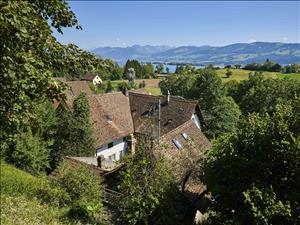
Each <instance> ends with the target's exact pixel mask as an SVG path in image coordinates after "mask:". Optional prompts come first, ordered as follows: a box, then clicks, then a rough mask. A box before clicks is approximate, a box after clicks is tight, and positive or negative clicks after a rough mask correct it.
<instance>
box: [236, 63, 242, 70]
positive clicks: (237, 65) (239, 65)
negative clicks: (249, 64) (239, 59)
mask: <svg viewBox="0 0 300 225" xmlns="http://www.w3.org/2000/svg"><path fill="white" fill-rule="evenodd" d="M234 66H235V68H236V69H240V68H241V66H242V65H241V64H236V65H234Z"/></svg>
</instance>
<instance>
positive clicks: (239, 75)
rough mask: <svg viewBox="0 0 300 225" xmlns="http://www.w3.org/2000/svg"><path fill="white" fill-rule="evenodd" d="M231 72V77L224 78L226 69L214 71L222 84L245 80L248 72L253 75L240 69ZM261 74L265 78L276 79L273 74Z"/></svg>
mask: <svg viewBox="0 0 300 225" xmlns="http://www.w3.org/2000/svg"><path fill="white" fill-rule="evenodd" d="M231 71H232V76H231V77H229V78H227V77H225V73H226V69H220V70H216V72H217V74H218V75H219V76H220V77H221V78H222V80H223V82H228V81H230V80H236V81H241V80H246V79H248V77H249V73H250V72H252V73H254V71H249V70H242V69H231ZM263 74H264V75H265V76H266V77H267V78H277V76H276V73H275V72H263Z"/></svg>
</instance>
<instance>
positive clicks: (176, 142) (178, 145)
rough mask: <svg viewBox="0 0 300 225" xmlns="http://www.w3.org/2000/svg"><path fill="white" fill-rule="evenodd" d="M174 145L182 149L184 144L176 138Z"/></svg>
mask: <svg viewBox="0 0 300 225" xmlns="http://www.w3.org/2000/svg"><path fill="white" fill-rule="evenodd" d="M172 141H173V143H174V145H175V146H176V148H177V149H182V145H181V144H180V142H179V141H178V140H177V139H176V138H174V139H173V140H172Z"/></svg>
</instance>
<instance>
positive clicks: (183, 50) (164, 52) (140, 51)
mask: <svg viewBox="0 0 300 225" xmlns="http://www.w3.org/2000/svg"><path fill="white" fill-rule="evenodd" d="M92 52H93V53H95V54H96V55H99V56H101V57H103V58H112V59H113V60H116V61H117V62H119V63H124V62H126V60H127V59H138V60H140V61H144V62H148V61H151V62H163V63H193V64H209V63H212V64H235V63H239V64H246V63H251V62H257V63H263V62H264V61H265V60H266V59H267V58H269V59H270V60H272V61H275V62H278V63H280V64H290V63H297V62H300V44H299V43H279V42H276V43H275V42H274V43H272V42H254V43H249V44H248V43H237V44H232V45H227V46H222V47H212V46H200V47H197V46H180V47H176V48H172V47H169V46H149V45H147V46H140V45H134V46H131V47H126V48H121V47H100V48H96V49H94V50H92Z"/></svg>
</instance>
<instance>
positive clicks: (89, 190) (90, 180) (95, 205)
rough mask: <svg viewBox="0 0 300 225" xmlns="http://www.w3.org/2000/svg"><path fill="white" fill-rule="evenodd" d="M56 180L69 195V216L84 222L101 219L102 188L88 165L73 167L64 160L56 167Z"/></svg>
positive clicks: (93, 221) (97, 177)
mask: <svg viewBox="0 0 300 225" xmlns="http://www.w3.org/2000/svg"><path fill="white" fill-rule="evenodd" d="M56 181H57V183H58V184H59V185H60V187H61V188H63V189H65V190H66V192H67V193H68V194H69V196H70V199H71V210H70V212H69V213H70V215H71V216H73V217H75V218H76V219H81V220H86V222H88V221H90V222H92V223H97V222H98V223H99V221H101V211H102V208H103V206H102V202H101V199H102V196H103V190H102V187H101V185H100V177H99V176H97V175H96V174H94V173H93V171H92V170H91V168H90V167H88V166H86V165H76V166H75V167H73V166H71V165H70V164H68V163H67V162H64V163H62V164H61V165H60V167H59V169H58V176H57V178H56ZM78 214H79V215H78Z"/></svg>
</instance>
